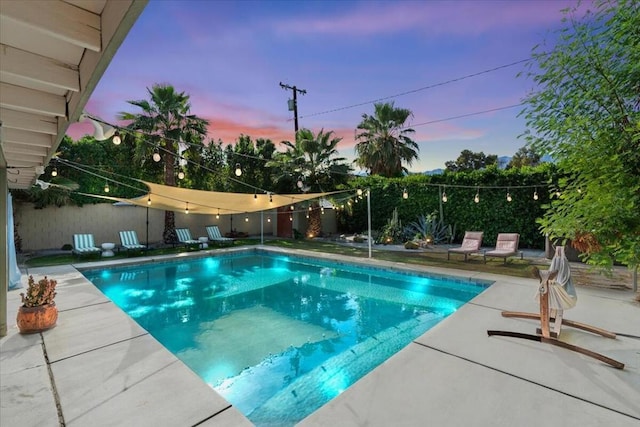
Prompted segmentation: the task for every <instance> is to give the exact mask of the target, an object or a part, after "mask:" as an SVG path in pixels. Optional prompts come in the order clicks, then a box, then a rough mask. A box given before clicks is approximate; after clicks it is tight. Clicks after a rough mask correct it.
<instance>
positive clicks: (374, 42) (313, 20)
mask: <svg viewBox="0 0 640 427" xmlns="http://www.w3.org/2000/svg"><path fill="white" fill-rule="evenodd" d="M575 4H576V1H575V0H536V1H528V0H512V1H507V0H504V1H482V0H475V1H460V0H457V1H424V0H423V1H371V0H369V1H346V0H345V1H319V0H318V1H313V0H312V1H246V0H245V1H243V0H239V1H227V0H215V1H204V0H201V1H185V0H182V1H170V0H163V1H159V0H151V1H150V2H149V4H148V5H147V7H146V9H145V10H144V12H143V13H142V15H141V16H140V18H139V19H138V21H137V22H136V24H135V25H134V26H133V28H132V29H131V32H130V33H129V35H128V36H127V38H126V39H125V40H124V42H123V43H122V46H121V47H120V49H119V50H118V52H117V53H116V55H115V57H114V59H113V61H112V62H111V65H110V66H109V68H108V69H107V71H106V72H105V74H104V76H103V78H102V80H101V81H100V83H99V84H98V87H97V88H96V90H95V91H94V93H93V95H92V97H91V99H90V100H89V102H88V104H87V106H86V108H85V109H86V110H87V111H88V112H89V113H90V114H92V115H94V116H97V117H100V118H101V119H103V120H104V121H106V122H110V123H116V122H117V121H116V117H117V115H118V113H119V112H122V111H127V112H133V113H139V112H140V110H139V109H138V108H136V107H134V106H132V105H130V104H128V103H127V101H128V100H139V99H149V97H148V94H147V88H149V87H151V86H152V85H153V84H155V83H168V84H171V85H173V86H174V87H175V88H176V90H178V91H182V92H185V93H187V94H188V95H190V97H191V112H192V113H193V114H196V115H198V116H199V117H203V118H206V119H208V120H209V121H210V127H209V137H210V138H215V139H218V138H220V139H222V140H223V141H224V143H225V144H227V143H232V142H234V141H235V140H236V138H237V137H238V136H239V135H240V134H241V133H243V134H245V135H250V136H251V137H252V138H253V139H254V140H255V139H257V138H270V139H271V140H272V141H273V142H274V143H275V144H276V146H277V147H278V148H279V149H281V146H280V144H279V142H280V141H281V140H283V139H287V140H293V133H294V132H293V128H294V125H293V120H292V118H293V114H292V112H290V111H288V109H287V100H288V99H289V98H290V96H291V91H285V90H284V89H282V88H281V87H280V86H279V82H283V83H285V84H289V85H291V86H293V85H296V86H297V87H298V88H301V89H306V91H307V94H306V95H301V96H299V97H298V109H299V111H298V115H299V122H300V127H301V128H302V127H306V128H310V129H312V130H313V131H315V132H317V131H319V130H320V129H322V128H324V129H325V130H333V131H334V132H335V134H336V135H337V136H339V137H342V138H343V140H342V142H341V143H340V145H339V148H340V154H341V155H343V156H344V157H347V158H348V159H349V160H352V159H353V158H354V154H355V153H354V149H353V146H354V129H355V128H356V126H357V125H358V123H359V122H360V121H361V118H362V114H364V113H367V114H372V113H373V103H372V102H371V101H374V100H377V99H380V98H385V97H389V96H393V95H397V94H401V93H404V92H409V91H415V90H416V89H420V88H424V87H426V86H431V85H434V84H438V83H443V82H446V81H448V80H451V79H455V78H459V77H463V76H466V75H470V74H474V73H478V72H482V71H484V70H488V69H492V68H495V67H500V66H503V65H507V64H510V63H513V62H516V61H520V60H523V59H526V58H528V57H529V56H530V55H531V49H532V48H533V47H534V46H535V45H536V44H539V43H540V44H541V43H544V41H545V39H549V33H548V32H549V30H553V29H555V28H557V27H558V26H559V25H560V20H561V18H562V14H561V13H560V10H561V9H563V8H565V7H568V6H573V5H575ZM523 70H524V64H519V65H515V66H511V67H506V68H504V69H501V70H497V71H493V72H489V73H485V74H482V75H479V76H476V77H471V78H468V79H464V80H461V81H458V82H454V83H450V84H445V85H441V86H436V87H434V88H431V89H425V90H419V91H415V92H414V93H410V94H407V95H402V96H397V97H394V98H391V99H389V100H387V101H393V102H395V105H396V106H397V107H402V108H408V109H410V110H411V111H413V113H414V116H413V118H412V119H411V121H410V122H409V124H410V125H413V128H414V129H415V131H416V133H415V134H414V136H413V139H414V141H416V142H417V143H418V145H419V147H420V153H419V160H418V161H417V162H414V163H413V165H412V166H410V167H409V170H410V171H413V172H421V171H425V170H431V169H435V168H443V167H444V162H445V161H447V160H455V159H456V158H457V157H458V155H459V154H460V152H461V151H462V150H464V149H470V150H472V151H484V153H485V154H497V155H499V156H502V155H508V156H510V155H513V154H514V153H515V152H516V151H517V150H518V148H520V147H522V146H523V145H524V144H525V142H524V141H523V140H521V139H518V135H520V134H521V133H522V132H523V131H524V130H525V129H524V121H523V120H522V119H521V118H517V115H518V113H519V112H520V111H521V109H522V107H516V108H510V109H506V110H502V111H496V112H492V113H487V114H482V115H477V116H473V117H468V118H461V119H455V120H450V121H443V122H438V123H432V124H423V123H426V122H430V121H434V120H440V119H446V118H449V117H454V116H459V115H464V114H469V113H475V112H479V111H483V110H489V109H494V108H500V107H506V106H510V105H514V104H518V103H520V101H521V99H522V97H523V96H524V95H525V94H526V93H527V92H528V91H530V90H532V89H534V86H533V83H532V82H530V81H528V80H527V79H526V78H524V77H516V74H517V73H518V72H519V71H523ZM355 104H364V105H359V106H356V107H353V108H344V107H350V106H353V105H355ZM330 110H338V111H333V112H328V113H325V112H327V111H330ZM319 113H322V114H319ZM90 131H91V127H90V125H88V124H87V123H83V124H74V125H72V126H71V127H70V128H69V132H68V133H69V135H71V137H73V138H76V139H77V138H79V137H80V136H82V135H84V134H86V133H89V132H90Z"/></svg>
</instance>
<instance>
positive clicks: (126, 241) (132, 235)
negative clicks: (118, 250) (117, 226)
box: [120, 230, 146, 249]
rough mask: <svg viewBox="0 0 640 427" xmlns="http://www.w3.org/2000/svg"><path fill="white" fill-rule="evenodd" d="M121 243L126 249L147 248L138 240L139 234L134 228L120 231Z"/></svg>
mask: <svg viewBox="0 0 640 427" xmlns="http://www.w3.org/2000/svg"><path fill="white" fill-rule="evenodd" d="M120 244H121V245H122V247H123V248H125V249H145V248H146V246H145V245H141V244H140V242H139V241H138V234H137V233H136V232H135V231H134V230H130V231H121V232H120Z"/></svg>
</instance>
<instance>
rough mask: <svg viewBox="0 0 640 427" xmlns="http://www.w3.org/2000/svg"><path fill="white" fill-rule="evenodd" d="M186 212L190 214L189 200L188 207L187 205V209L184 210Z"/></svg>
mask: <svg viewBox="0 0 640 427" xmlns="http://www.w3.org/2000/svg"><path fill="white" fill-rule="evenodd" d="M184 213H185V214H187V215H189V202H187V207H186V209H185V210H184Z"/></svg>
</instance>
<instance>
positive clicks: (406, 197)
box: [402, 188, 409, 200]
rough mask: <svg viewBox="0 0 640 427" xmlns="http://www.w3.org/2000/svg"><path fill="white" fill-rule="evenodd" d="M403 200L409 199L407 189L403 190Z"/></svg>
mask: <svg viewBox="0 0 640 427" xmlns="http://www.w3.org/2000/svg"><path fill="white" fill-rule="evenodd" d="M402 198H403V199H405V200H406V199H408V198H409V193H407V189H406V188H405V189H404V190H402Z"/></svg>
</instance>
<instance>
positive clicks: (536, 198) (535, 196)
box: [533, 188, 538, 200]
mask: <svg viewBox="0 0 640 427" xmlns="http://www.w3.org/2000/svg"><path fill="white" fill-rule="evenodd" d="M533 200H538V189H537V188H536V190H535V191H534V192H533Z"/></svg>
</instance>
